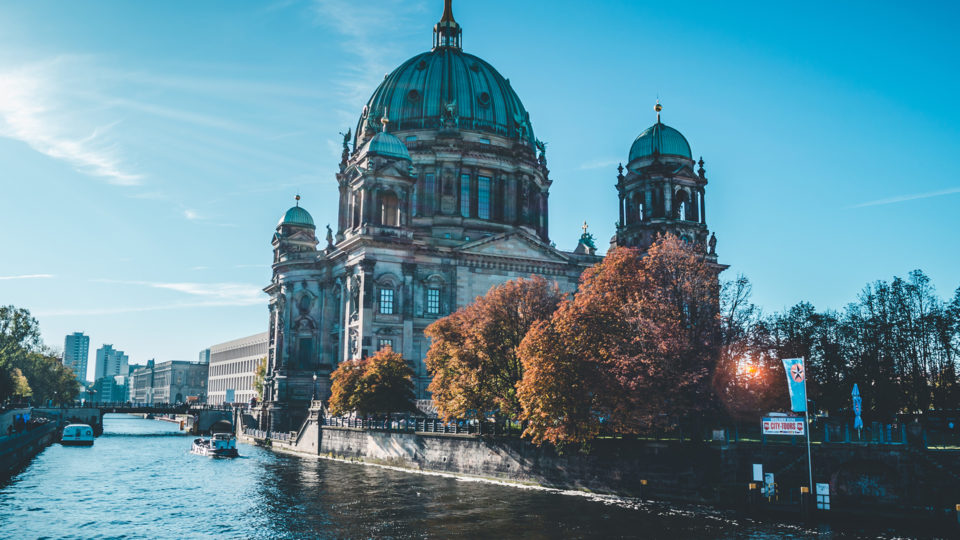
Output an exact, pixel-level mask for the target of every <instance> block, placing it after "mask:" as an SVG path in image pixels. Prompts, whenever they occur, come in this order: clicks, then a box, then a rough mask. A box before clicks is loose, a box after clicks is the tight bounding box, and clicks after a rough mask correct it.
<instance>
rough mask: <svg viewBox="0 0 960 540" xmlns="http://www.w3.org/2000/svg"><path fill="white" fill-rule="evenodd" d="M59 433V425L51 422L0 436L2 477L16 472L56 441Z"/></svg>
mask: <svg viewBox="0 0 960 540" xmlns="http://www.w3.org/2000/svg"><path fill="white" fill-rule="evenodd" d="M58 433H59V431H58V429H57V425H56V424H54V423H52V422H51V423H49V424H45V425H42V426H39V427H36V428H34V429H31V430H30V431H27V432H25V433H20V434H17V435H12V436H0V479H3V478H6V477H8V476H9V475H10V474H12V473H14V472H16V471H17V470H18V469H19V468H20V467H21V466H22V465H23V464H24V463H26V462H27V461H29V460H30V459H31V458H32V457H33V456H35V455H37V454H39V453H40V451H41V450H43V449H44V448H46V447H47V446H49V445H50V444H52V443H53V442H55V441H56V440H57V434H58Z"/></svg>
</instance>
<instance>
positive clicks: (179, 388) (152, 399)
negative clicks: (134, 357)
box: [130, 360, 207, 405]
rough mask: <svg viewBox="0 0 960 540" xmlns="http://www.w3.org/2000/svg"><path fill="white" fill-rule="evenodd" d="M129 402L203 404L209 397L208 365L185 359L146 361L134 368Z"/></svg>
mask: <svg viewBox="0 0 960 540" xmlns="http://www.w3.org/2000/svg"><path fill="white" fill-rule="evenodd" d="M131 379H132V381H131V383H130V388H131V391H130V401H133V402H134V403H145V404H148V405H152V404H155V403H187V402H189V401H196V402H200V403H204V402H205V401H206V398H207V365H206V364H198V363H195V362H187V361H186V360H170V361H168V362H160V363H159V364H157V363H155V362H154V361H153V360H150V361H149V362H147V365H146V366H143V367H140V368H137V369H135V370H134V371H133V375H132V376H131Z"/></svg>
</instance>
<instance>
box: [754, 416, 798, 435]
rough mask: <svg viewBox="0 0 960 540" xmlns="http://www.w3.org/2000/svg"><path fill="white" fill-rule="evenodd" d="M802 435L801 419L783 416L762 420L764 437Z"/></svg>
mask: <svg viewBox="0 0 960 540" xmlns="http://www.w3.org/2000/svg"><path fill="white" fill-rule="evenodd" d="M804 433H805V431H804V421H803V418H799V417H791V416H784V417H778V418H766V417H765V418H764V419H763V434H764V435H803V434H804Z"/></svg>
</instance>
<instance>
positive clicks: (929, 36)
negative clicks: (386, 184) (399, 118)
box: [0, 0, 960, 369]
mask: <svg viewBox="0 0 960 540" xmlns="http://www.w3.org/2000/svg"><path fill="white" fill-rule="evenodd" d="M454 10H455V14H456V17H457V20H458V21H459V22H460V23H461V24H462V25H463V28H464V39H463V41H464V49H465V50H466V51H467V52H470V53H473V54H476V55H478V56H480V57H482V58H484V59H486V60H487V61H489V62H490V63H492V64H493V65H494V66H495V67H496V68H497V69H498V70H499V71H500V72H501V73H502V74H503V75H504V76H505V77H507V78H509V79H510V81H511V84H512V85H513V87H514V89H516V90H517V92H518V94H519V95H520V97H521V99H522V100H523V101H524V104H525V105H526V108H527V109H528V110H529V111H530V114H531V120H532V123H533V126H534V130H535V132H536V134H537V137H538V138H540V139H542V140H544V141H546V142H547V144H548V158H549V166H550V169H551V176H552V178H553V180H554V184H553V187H552V189H551V197H550V212H551V220H550V223H551V236H552V238H553V240H554V241H556V243H557V244H558V246H559V247H560V248H565V249H572V248H573V247H574V246H575V242H576V239H577V237H578V235H579V233H580V228H579V226H580V224H581V223H582V222H583V220H586V221H587V222H589V223H590V224H591V229H592V230H593V232H595V233H596V235H597V236H598V238H601V239H607V238H609V237H610V236H611V235H612V233H613V224H614V221H615V220H616V214H617V205H616V195H615V190H614V187H613V185H614V182H615V176H616V170H615V169H616V165H617V163H618V162H619V161H622V160H624V159H625V158H626V156H627V152H628V150H629V147H630V144H631V142H632V141H633V139H634V138H635V137H636V136H637V134H639V133H640V132H641V131H642V130H643V129H645V128H646V127H648V126H649V125H650V124H651V123H653V122H654V120H655V114H654V112H653V105H654V102H655V101H656V98H657V96H658V95H659V96H660V98H661V100H662V103H663V105H664V111H663V120H664V122H665V123H667V124H669V125H671V126H673V127H676V128H677V129H679V130H680V131H682V132H683V133H684V134H685V135H686V136H687V138H688V140H689V141H690V144H691V147H692V148H693V152H694V154H695V155H696V156H700V155H702V156H703V157H704V159H705V161H706V169H707V176H708V178H709V179H710V184H709V185H708V187H707V196H706V201H707V221H708V224H709V226H710V228H711V229H713V230H714V231H716V234H717V237H718V240H719V244H718V247H717V251H718V253H719V255H720V258H721V261H722V262H725V263H728V264H730V265H731V269H730V270H729V271H728V273H727V277H732V275H734V274H735V273H738V272H742V273H744V274H746V275H747V276H748V277H749V278H750V279H751V280H752V282H753V284H754V299H755V301H757V302H758V303H759V304H760V305H761V306H763V308H764V310H765V311H767V312H773V311H777V310H780V309H783V308H784V307H788V306H790V305H792V304H794V303H796V302H798V301H801V300H808V301H811V302H812V303H813V304H814V305H815V306H817V307H818V308H821V309H825V308H841V307H843V305H845V304H846V303H847V302H849V301H852V300H853V299H854V298H855V297H856V294H857V293H858V291H859V290H860V289H861V288H862V287H863V285H865V284H866V283H868V282H870V281H873V280H876V279H889V278H890V277H892V276H893V275H905V274H906V273H907V272H909V271H910V270H912V269H914V268H921V269H923V270H924V271H926V272H927V273H928V274H929V275H930V276H931V277H932V278H933V281H934V284H935V285H936V286H937V288H938V290H939V292H940V293H941V294H942V295H943V296H948V295H951V294H952V291H953V290H954V289H956V288H957V287H958V286H960V272H958V270H957V268H958V266H960V252H958V249H957V246H958V240H957V233H958V231H960V227H958V225H960V217H958V214H960V213H958V209H960V178H958V173H957V170H958V168H960V167H958V166H957V165H956V164H954V163H953V161H952V160H953V158H954V157H956V156H957V155H958V150H960V108H958V105H957V100H956V96H957V95H958V94H960V75H958V73H957V72H956V70H955V69H954V68H955V67H956V58H957V57H958V55H960V46H958V41H957V38H956V36H955V32H954V30H955V28H954V21H956V18H957V15H958V13H957V11H958V8H957V7H955V4H953V3H947V2H942V3H919V4H913V5H910V6H907V5H906V4H903V3H899V4H897V3H893V2H890V3H887V2H843V3H827V2H822V3H821V2H802V3H796V4H795V5H791V4H788V3H779V2H774V3H771V2H758V3H741V4H736V5H734V4H732V3H721V2H702V3H701V2H683V3H666V2H639V1H622V2H589V3H587V2H573V1H557V2H506V1H499V0H489V1H485V2H477V1H465V0H460V1H455V2H454ZM441 11H442V2H441V1H440V0H430V1H400V0H378V1H375V2H374V1H369V2H361V1H347V0H315V1H308V0H300V1H297V0H289V1H275V2H228V1H221V2H185V1H183V2H150V3H148V2H128V1H98V0H90V1H86V2H65V1H59V2H50V1H43V0H40V1H33V2H3V3H0V187H2V194H0V240H2V242H0V247H2V253H3V256H2V257H0V303H2V304H14V305H17V306H20V307H26V308H28V309H30V310H31V311H32V312H33V313H34V315H35V316H36V317H37V318H38V319H39V321H40V325H41V328H42V330H43V335H44V339H45V340H46V342H47V343H48V344H50V345H54V346H58V347H62V344H63V336H64V335H65V334H67V333H70V332H73V331H83V332H86V333H87V334H88V335H90V336H91V348H92V349H95V348H96V347H99V346H100V345H101V344H103V343H111V344H113V345H114V346H115V347H117V348H120V349H123V350H125V351H127V353H128V354H129V355H130V358H131V361H132V362H134V363H143V362H145V361H146V360H147V359H149V358H157V359H158V360H170V359H194V358H196V355H197V352H198V351H199V350H200V349H202V348H204V347H206V346H209V345H211V344H214V343H219V342H222V341H226V340H229V339H234V338H237V337H241V336H244V335H248V334H252V333H255V332H259V331H263V330H265V329H266V322H267V310H266V307H265V306H266V302H265V296H264V295H263V294H262V293H261V292H260V289H261V288H262V287H263V286H264V285H266V284H267V283H268V282H269V278H270V270H269V263H270V260H271V253H270V236H271V234H272V232H273V228H274V227H275V225H276V222H277V220H278V219H279V217H280V216H281V215H282V213H283V212H284V210H286V208H288V207H289V206H290V205H291V203H292V202H293V195H294V194H296V192H297V191H299V192H300V193H301V194H302V196H303V201H302V202H303V206H305V207H306V208H308V209H309V210H310V211H311V213H312V214H313V215H314V218H315V219H316V221H317V222H318V224H320V225H321V227H322V225H323V224H325V223H328V222H335V220H336V215H335V212H336V205H337V200H336V198H337V189H336V181H335V178H334V172H335V171H336V170H337V167H336V164H337V162H338V160H339V142H340V136H339V135H338V133H339V132H341V131H344V130H346V129H347V128H352V127H353V126H354V125H355V123H356V119H357V117H358V115H359V114H360V110H361V108H362V107H363V104H364V103H365V101H366V99H367V98H368V97H369V95H370V94H371V93H372V92H373V90H374V89H375V88H376V85H377V84H378V83H379V81H380V80H382V78H383V76H384V75H385V74H386V73H387V72H389V71H390V70H392V69H393V68H394V67H396V66H397V65H399V64H400V63H401V62H402V61H403V60H405V59H406V58H408V57H410V56H413V55H414V54H417V53H419V52H422V51H424V50H426V49H428V48H429V46H430V43H431V27H432V25H433V23H434V22H436V20H437V19H438V18H439V16H440V12H441ZM600 243H601V244H605V243H606V241H605V240H601V242H600ZM92 352H93V351H92V350H91V353H92ZM92 356H93V354H91V357H92ZM91 369H92V368H91Z"/></svg>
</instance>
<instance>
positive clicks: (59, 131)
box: [0, 58, 142, 186]
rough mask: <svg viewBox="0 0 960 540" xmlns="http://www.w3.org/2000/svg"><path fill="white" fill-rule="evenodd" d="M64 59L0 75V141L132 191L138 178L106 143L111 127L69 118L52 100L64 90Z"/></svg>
mask: <svg viewBox="0 0 960 540" xmlns="http://www.w3.org/2000/svg"><path fill="white" fill-rule="evenodd" d="M63 63H64V62H63V59H60V58H58V59H55V60H53V61H49V62H43V63H38V64H32V65H28V66H25V67H20V68H17V69H11V70H7V71H3V72H0V136H2V137H7V138H11V139H16V140H19V141H23V142H24V143H26V144H27V145H29V146H30V147H31V148H33V149H34V150H36V151H37V152H40V153H41V154H44V155H47V156H49V157H52V158H54V159H58V160H62V161H65V162H66V163H69V164H70V166H72V167H73V168H75V169H76V170H78V171H80V172H82V173H84V174H88V175H91V176H98V177H102V178H104V179H106V180H107V181H108V182H110V183H111V184H116V185H121V186H131V185H137V184H139V183H140V180H141V179H142V175H141V174H138V173H136V172H134V171H133V170H132V169H130V168H129V167H128V166H127V164H126V163H124V162H123V161H122V160H121V158H120V154H119V151H118V149H117V147H116V144H115V143H114V142H112V141H111V140H110V138H109V137H108V132H109V130H110V128H111V127H112V126H113V125H114V123H106V124H104V125H95V124H91V123H89V122H88V121H84V120H81V119H79V118H78V117H77V116H76V115H74V114H70V111H68V110H66V106H65V105H64V104H63V103H62V102H61V100H60V99H59V98H58V96H57V92H58V91H59V89H62V88H65V87H69V86H70V83H69V82H68V81H64V80H62V77H63V74H62V73H61V71H60V70H59V69H58V68H59V67H60V66H62V65H63Z"/></svg>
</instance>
